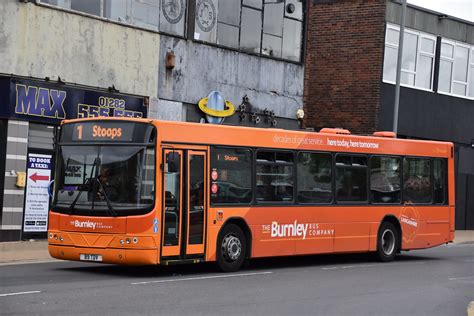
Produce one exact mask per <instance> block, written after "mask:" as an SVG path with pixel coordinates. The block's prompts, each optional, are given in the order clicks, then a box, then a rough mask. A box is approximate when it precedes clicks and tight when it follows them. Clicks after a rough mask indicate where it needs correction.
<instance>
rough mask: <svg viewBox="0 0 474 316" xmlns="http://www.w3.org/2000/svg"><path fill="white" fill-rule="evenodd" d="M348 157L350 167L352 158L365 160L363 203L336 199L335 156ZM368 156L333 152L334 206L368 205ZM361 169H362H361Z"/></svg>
mask: <svg viewBox="0 0 474 316" xmlns="http://www.w3.org/2000/svg"><path fill="white" fill-rule="evenodd" d="M340 155H342V156H350V157H351V167H352V158H353V157H365V158H366V160H367V163H366V166H365V176H366V188H365V190H366V197H367V199H366V200H365V201H339V200H338V199H337V192H336V191H337V190H336V179H337V165H336V160H337V156H340ZM369 156H370V155H369V154H359V153H351V152H335V153H334V157H333V170H334V174H333V185H334V189H333V194H334V196H333V198H334V204H336V205H370V175H369ZM361 168H362V167H361Z"/></svg>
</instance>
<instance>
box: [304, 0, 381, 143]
mask: <svg viewBox="0 0 474 316" xmlns="http://www.w3.org/2000/svg"><path fill="white" fill-rule="evenodd" d="M317 2H318V1H313V0H309V1H308V7H309V18H308V30H307V40H306V42H307V44H306V56H305V67H306V68H305V86H304V91H305V92H304V93H305V95H304V103H305V104H304V108H305V112H306V115H305V121H304V126H305V127H314V128H315V130H319V129H320V128H322V127H343V128H346V129H349V130H350V131H351V132H352V133H356V134H365V133H372V132H373V131H374V130H375V128H376V126H377V114H378V107H379V102H380V86H381V82H382V71H383V51H384V35H385V8H386V2H385V1H384V0H378V1H375V0H374V1H368V0H367V1H362V0H360V1H355V0H352V1H351V0H335V1H333V3H319V4H318V3H317Z"/></svg>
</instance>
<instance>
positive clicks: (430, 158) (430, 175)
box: [401, 156, 435, 205]
mask: <svg viewBox="0 0 474 316" xmlns="http://www.w3.org/2000/svg"><path fill="white" fill-rule="evenodd" d="M401 157H402V182H401V187H402V204H403V205H435V204H434V183H433V157H425V156H401ZM405 159H423V160H428V161H429V162H430V174H429V179H430V183H431V202H429V203H418V202H416V203H414V202H411V201H410V202H409V201H405V167H404V160H405Z"/></svg>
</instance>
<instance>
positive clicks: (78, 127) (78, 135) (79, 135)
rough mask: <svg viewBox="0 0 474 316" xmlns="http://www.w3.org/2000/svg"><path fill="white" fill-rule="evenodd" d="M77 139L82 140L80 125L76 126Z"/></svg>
mask: <svg viewBox="0 0 474 316" xmlns="http://www.w3.org/2000/svg"><path fill="white" fill-rule="evenodd" d="M76 128H77V139H80V140H81V139H82V125H77V126H76Z"/></svg>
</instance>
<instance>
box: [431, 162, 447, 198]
mask: <svg viewBox="0 0 474 316" xmlns="http://www.w3.org/2000/svg"><path fill="white" fill-rule="evenodd" d="M431 160H432V162H431V166H432V167H431V169H432V170H431V176H432V177H433V179H432V182H433V205H448V201H449V196H448V195H449V190H448V181H449V177H448V159H447V158H432V159H431ZM436 160H438V161H441V163H442V166H441V167H442V168H443V172H444V176H443V184H444V188H443V194H444V200H443V202H442V203H436V202H435V173H434V165H435V164H434V163H435V161H436Z"/></svg>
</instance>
